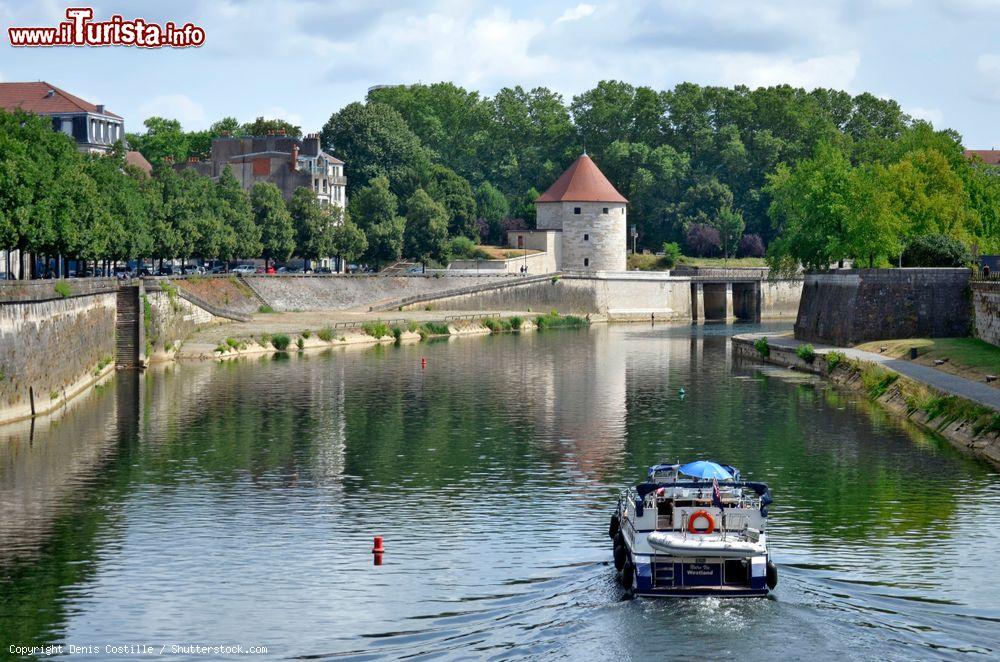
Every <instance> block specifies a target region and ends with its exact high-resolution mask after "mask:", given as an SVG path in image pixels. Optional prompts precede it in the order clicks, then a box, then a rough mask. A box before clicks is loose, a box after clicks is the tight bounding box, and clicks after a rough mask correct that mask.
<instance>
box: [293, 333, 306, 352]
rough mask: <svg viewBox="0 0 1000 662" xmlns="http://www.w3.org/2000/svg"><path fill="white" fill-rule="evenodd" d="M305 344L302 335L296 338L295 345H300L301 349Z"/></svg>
mask: <svg viewBox="0 0 1000 662" xmlns="http://www.w3.org/2000/svg"><path fill="white" fill-rule="evenodd" d="M305 344H306V341H304V340H303V339H302V337H301V336H300V337H298V338H296V339H295V346H296V347H298V348H299V349H302V348H303V347H305Z"/></svg>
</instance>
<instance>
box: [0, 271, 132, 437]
mask: <svg viewBox="0 0 1000 662" xmlns="http://www.w3.org/2000/svg"><path fill="white" fill-rule="evenodd" d="M63 282H65V286H59V287H60V289H62V290H63V292H67V296H62V294H59V293H57V291H56V289H55V288H56V286H57V283H63ZM66 288H68V289H66ZM114 288H115V285H114V281H104V280H90V281H34V282H31V283H16V284H10V285H8V284H3V285H2V286H0V422H7V421H12V420H17V419H20V418H25V417H28V416H31V414H32V413H33V412H34V413H38V414H41V413H46V412H49V411H52V410H53V409H55V408H57V407H59V406H61V405H62V404H64V403H65V402H66V401H67V400H68V399H69V398H72V397H73V396H74V395H76V394H77V393H78V392H80V391H82V390H83V389H85V388H86V387H87V386H89V385H90V384H91V383H93V382H94V381H95V380H96V379H98V378H100V377H102V376H103V375H105V374H107V373H108V372H110V371H111V370H113V369H114V354H115V312H116V309H117V303H116V295H115V289H114Z"/></svg>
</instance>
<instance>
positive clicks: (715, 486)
mask: <svg viewBox="0 0 1000 662" xmlns="http://www.w3.org/2000/svg"><path fill="white" fill-rule="evenodd" d="M712 504H713V505H714V506H715V507H716V508H718V509H719V510H722V509H723V508H725V506H723V505H722V492H721V491H720V490H719V481H718V480H717V479H715V478H713V479H712Z"/></svg>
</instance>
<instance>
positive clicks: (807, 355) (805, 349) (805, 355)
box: [795, 343, 816, 363]
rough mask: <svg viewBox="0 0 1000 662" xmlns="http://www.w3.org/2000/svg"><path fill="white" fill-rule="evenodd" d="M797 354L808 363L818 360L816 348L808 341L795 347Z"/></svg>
mask: <svg viewBox="0 0 1000 662" xmlns="http://www.w3.org/2000/svg"><path fill="white" fill-rule="evenodd" d="M795 356H797V357H799V358H800V359H802V360H803V361H805V362H806V363H812V362H813V361H815V360H816V350H815V349H814V348H813V346H812V345H810V344H809V343H806V344H804V345H799V346H798V347H796V348H795Z"/></svg>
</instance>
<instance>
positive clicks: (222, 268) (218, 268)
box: [208, 264, 226, 274]
mask: <svg viewBox="0 0 1000 662" xmlns="http://www.w3.org/2000/svg"><path fill="white" fill-rule="evenodd" d="M208 273H210V274H224V273H226V265H224V264H217V265H215V266H214V267H212V268H211V269H209V270H208Z"/></svg>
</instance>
